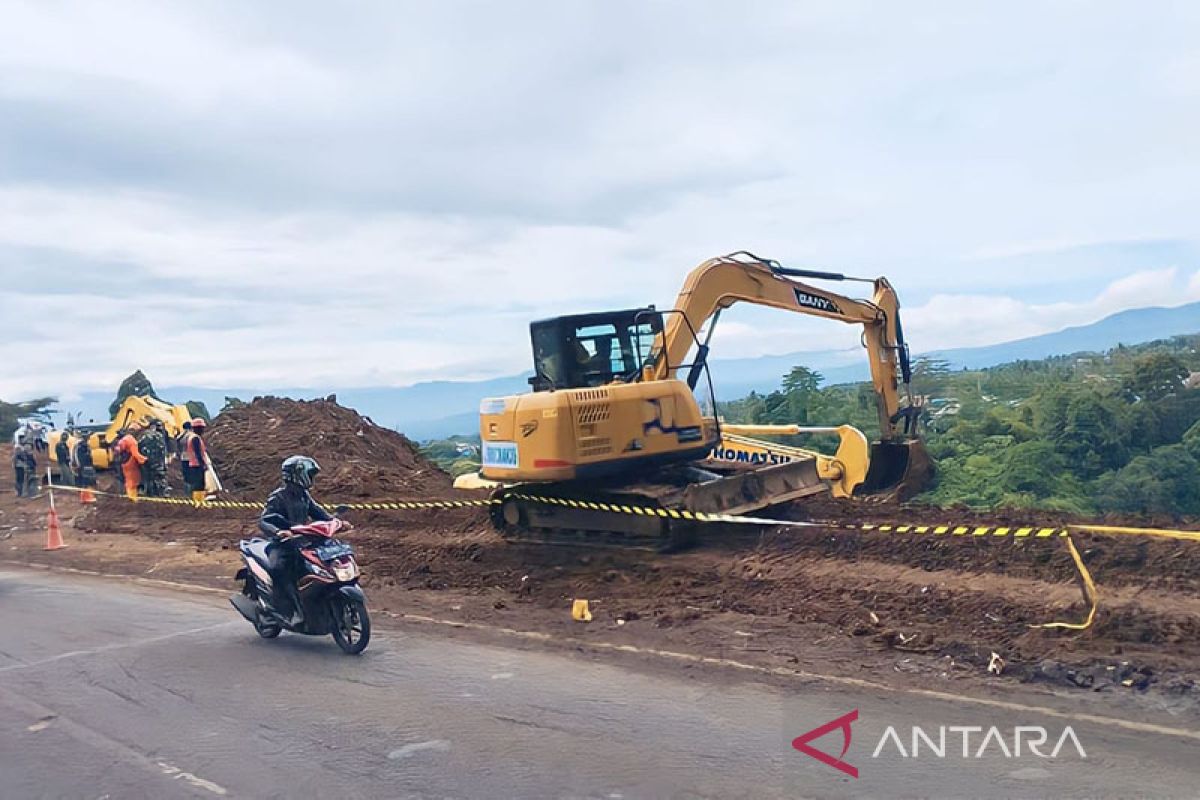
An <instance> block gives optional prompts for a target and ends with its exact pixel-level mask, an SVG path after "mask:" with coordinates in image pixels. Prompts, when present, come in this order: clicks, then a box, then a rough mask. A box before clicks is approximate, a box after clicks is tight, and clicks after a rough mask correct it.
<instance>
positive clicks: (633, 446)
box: [465, 252, 932, 549]
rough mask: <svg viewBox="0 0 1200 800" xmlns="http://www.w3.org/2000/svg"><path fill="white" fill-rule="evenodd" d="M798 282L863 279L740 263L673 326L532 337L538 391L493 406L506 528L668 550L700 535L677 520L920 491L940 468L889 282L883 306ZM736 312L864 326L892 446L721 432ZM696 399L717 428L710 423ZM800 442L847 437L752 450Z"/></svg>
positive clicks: (666, 317) (579, 327) (750, 258)
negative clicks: (724, 330) (826, 450)
mask: <svg viewBox="0 0 1200 800" xmlns="http://www.w3.org/2000/svg"><path fill="white" fill-rule="evenodd" d="M798 278H805V279H809V280H827V281H847V280H865V279H855V278H847V277H846V276H844V275H840V274H836V273H829V272H814V271H810V270H798V269H787V268H784V267H782V266H781V265H779V264H778V263H777V262H774V261H770V260H767V259H762V258H759V257H757V256H755V255H753V254H751V253H746V252H738V253H733V254H730V255H728V256H723V257H720V258H714V259H711V260H709V261H706V262H704V263H703V264H701V265H700V266H699V267H697V268H696V269H695V270H693V271H692V272H691V273H690V274H689V275H688V277H687V279H686V281H685V283H684V285H683V288H682V290H681V291H680V292H679V296H678V298H677V300H676V304H675V308H674V309H671V310H669V311H659V310H657V309H655V308H654V307H653V306H648V307H645V308H635V309H628V310H622V311H609V312H601V313H592V314H578V315H571V316H563V317H555V318H553V319H547V320H541V321H537V322H534V323H532V324H531V325H530V334H531V338H532V343H533V356H534V376H533V377H532V378H530V381H529V382H530V385H531V387H532V391H531V392H529V393H527V394H522V395H516V396H510V397H492V398H485V399H484V400H482V401H481V403H480V409H479V414H480V437H481V440H482V446H481V459H480V460H481V470H480V474H479V476H477V477H479V478H482V479H483V481H482V482H483V483H485V484H486V485H490V486H493V487H495V488H494V492H493V499H494V500H495V501H496V502H494V503H493V505H492V509H493V511H492V519H493V522H494V523H495V525H496V527H497V528H498V529H499V530H501V531H502V532H504V533H506V534H508V535H512V536H526V535H529V534H534V535H538V536H541V537H543V538H545V539H549V540H562V539H564V538H565V539H569V540H574V539H575V538H577V537H579V536H583V537H584V538H585V540H588V539H594V538H595V535H596V534H602V535H609V536H612V535H615V536H619V537H621V538H623V539H625V540H651V541H654V542H657V543H658V545H659V546H664V547H665V548H667V549H669V548H672V547H676V546H680V545H682V544H686V543H688V542H690V541H691V540H692V539H693V538H694V535H695V529H694V526H693V525H692V524H691V523H688V522H687V521H686V520H684V519H681V518H679V516H678V515H677V514H673V513H671V512H676V511H680V510H689V511H702V512H708V513H723V514H745V513H747V512H751V511H757V510H760V509H764V508H767V507H769V506H773V505H777V504H780V503H785V502H789V501H792V500H796V499H798V498H802V497H806V496H810V495H814V494H819V493H833V494H834V495H837V496H843V497H845V496H849V495H851V494H863V493H878V492H881V491H891V492H893V493H897V492H908V493H911V492H914V491H916V490H919V488H921V487H922V486H923V485H924V483H925V482H926V481H927V479H928V477H929V474H930V472H931V469H932V465H931V463H930V461H929V458H928V456H927V455H926V453H925V449H924V445H923V443H922V442H921V440H920V438H919V434H918V430H917V422H918V417H919V414H920V407H919V404H918V403H916V402H914V399H913V397H912V393H911V391H910V389H909V383H910V381H911V370H910V366H909V355H908V349H907V346H906V344H905V342H904V336H903V331H902V328H901V325H900V313H899V309H900V306H899V301H898V299H897V297H896V293H895V291H894V290H893V288H892V286H891V284H890V283H888V281H887V280H886V279H884V278H876V279H874V280H866V282H867V283H870V284H871V285H872V287H873V292H872V295H871V297H870V299H854V298H849V297H843V296H841V295H838V294H834V293H832V292H829V291H826V290H824V289H819V288H816V287H814V286H811V285H809V284H807V283H802V282H800V281H799V280H797V279H798ZM736 303H751V304H756V305H764V306H771V307H774V308H779V309H783V310H785V311H792V312H798V313H801V314H807V315H812V316H816V317H821V318H824V319H829V320H834V321H838V322H843V323H849V324H854V325H860V326H862V343H863V346H864V347H865V348H866V350H867V354H868V357H869V360H870V370H871V383H872V385H873V387H874V391H875V395H876V399H877V405H878V416H879V427H880V438H879V440H878V441H876V442H875V443H873V444H871V445H868V443H867V441H866V437H865V436H864V435H863V434H862V433H861V432H859V431H857V430H856V429H854V428H852V427H850V426H840V427H837V428H819V429H805V428H799V427H797V426H735V425H729V424H724V423H723V422H722V421H721V420H720V419H718V418H717V417H716V414H715V408H716V400H715V396H714V394H713V391H712V383H711V380H709V379H708V355H709V342H710V341H711V338H712V334H713V331H714V329H715V327H716V323H717V320H718V318H719V316H720V314H721V311H722V310H723V309H726V308H728V307H730V306H732V305H734V304H736ZM701 330H703V331H704V334H705V335H704V339H703V341H701V340H700V339H699V337H698V332H699V331H701ZM689 356H690V358H691V360H690V361H689V360H688V359H689ZM702 379H704V383H705V384H707V392H703V388H704V387H702V386H701V383H702ZM697 392H701V393H702V400H703V402H704V403H705V404H707V405H711V407H712V409H713V413H712V415H706V414H704V413H703V412H702V410H701V401H698V400H697V398H696V394H697ZM798 433H827V434H828V433H832V434H835V435H837V436H838V437H839V441H840V446H839V448H838V452H837V453H836V454H834V455H833V456H828V455H824V454H821V453H817V452H815V451H811V450H806V449H801V448H795V447H789V446H785V445H780V444H776V443H772V442H767V441H763V440H759V439H754V438H751V437H753V436H756V435H764V434H768V435H769V434H798ZM738 453H742V454H743V455H744V457H739V456H738ZM730 454H732V457H731V456H730ZM470 482H471V480H470V479H468V480H467V481H466V482H465V483H466V484H469V483H470ZM476 485H479V482H476ZM614 508H616V509H618V511H617V513H613V511H612V509H614ZM660 509H661V510H665V511H666V512H667V513H666V514H663V515H660V513H659V510H660Z"/></svg>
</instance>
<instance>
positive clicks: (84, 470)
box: [74, 434, 96, 489]
mask: <svg viewBox="0 0 1200 800" xmlns="http://www.w3.org/2000/svg"><path fill="white" fill-rule="evenodd" d="M74 458H75V474H76V476H77V477H78V481H79V486H80V487H81V488H84V489H93V488H95V486H96V467H95V465H94V464H92V448H91V447H90V446H89V445H88V437H87V436H86V435H82V434H81V435H80V437H79V441H77V442H76V443H75V453H74Z"/></svg>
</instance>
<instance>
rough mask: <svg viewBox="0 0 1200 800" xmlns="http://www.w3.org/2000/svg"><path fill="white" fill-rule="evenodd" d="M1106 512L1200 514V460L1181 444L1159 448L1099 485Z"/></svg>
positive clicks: (1105, 477) (1099, 495)
mask: <svg viewBox="0 0 1200 800" xmlns="http://www.w3.org/2000/svg"><path fill="white" fill-rule="evenodd" d="M1097 490H1098V491H1097V504H1098V505H1099V506H1100V508H1101V509H1103V510H1105V511H1125V512H1135V513H1146V512H1150V513H1158V514H1172V515H1180V514H1200V461H1197V460H1196V458H1195V457H1193V456H1192V454H1191V453H1190V452H1189V451H1188V448H1187V447H1185V446H1184V445H1181V444H1173V445H1167V446H1166V447H1158V448H1155V449H1154V450H1153V451H1152V452H1151V453H1150V454H1149V455H1144V456H1138V457H1137V458H1135V459H1133V460H1132V461H1130V462H1129V463H1128V464H1126V465H1125V466H1124V467H1122V468H1121V469H1119V470H1117V471H1115V472H1110V473H1108V474H1106V475H1104V476H1103V477H1102V478H1101V479H1100V480H1099V481H1098V482H1097Z"/></svg>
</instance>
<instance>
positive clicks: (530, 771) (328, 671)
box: [0, 569, 1200, 800]
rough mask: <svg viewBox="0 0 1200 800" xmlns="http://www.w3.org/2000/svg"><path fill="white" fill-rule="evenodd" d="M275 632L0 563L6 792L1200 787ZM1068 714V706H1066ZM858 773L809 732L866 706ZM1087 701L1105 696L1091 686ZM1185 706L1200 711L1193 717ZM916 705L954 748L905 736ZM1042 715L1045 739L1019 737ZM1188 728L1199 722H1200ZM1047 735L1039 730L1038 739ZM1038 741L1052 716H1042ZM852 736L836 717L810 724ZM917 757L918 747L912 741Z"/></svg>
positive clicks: (1015, 721) (746, 706) (1019, 792)
mask: <svg viewBox="0 0 1200 800" xmlns="http://www.w3.org/2000/svg"><path fill="white" fill-rule="evenodd" d="M376 635H377V638H376V639H375V641H373V642H372V644H371V647H370V649H369V650H368V651H367V653H366V654H365V655H364V656H363V657H360V658H349V657H346V656H343V655H341V654H340V652H339V651H338V650H337V648H336V647H335V646H334V644H333V642H332V641H331V640H329V639H328V638H322V639H316V638H305V637H298V636H291V635H288V634H284V636H282V637H281V638H280V639H277V640H275V641H271V642H267V641H261V640H259V639H258V638H257V637H256V636H255V634H254V632H253V630H252V629H251V628H250V626H249V625H248V624H247V623H245V622H244V621H242V620H241V619H240V617H238V616H237V615H236V613H235V612H234V611H233V609H232V608H230V607H229V606H228V605H227V604H225V603H224V602H223V601H222V599H221V598H220V597H216V596H212V595H201V594H197V595H190V594H184V593H179V592H174V591H167V590H158V589H147V588H138V587H131V586H129V585H127V584H123V583H118V582H114V581H109V580H101V579H91V578H79V577H71V576H63V575H58V574H47V573H44V572H37V571H24V570H14V569H8V570H0V797H4V798H6V799H12V798H42V797H45V798H104V797H109V798H137V797H146V798H174V797H203V798H213V797H217V796H226V797H316V796H326V797H339V798H341V797H347V798H350V797H372V798H375V797H378V798H400V797H439V798H440V797H488V798H500V797H596V798H613V799H614V800H615V799H616V798H636V797H756V798H757V797H830V796H837V797H857V796H876V797H883V796H886V797H899V796H924V797H930V796H932V797H939V796H942V797H975V796H979V797H993V796H994V797H1010V796H1021V797H1068V796H1088V797H1103V796H1177V797H1189V796H1190V797H1194V796H1196V795H1197V793H1198V792H1200V785H1198V782H1197V776H1198V775H1200V771H1198V770H1197V766H1196V764H1197V761H1196V755H1197V753H1198V752H1200V735H1197V734H1195V733H1191V734H1189V732H1188V730H1187V727H1188V726H1187V725H1186V724H1181V723H1182V722H1186V721H1181V720H1178V719H1177V720H1166V724H1170V723H1171V722H1175V723H1176V725H1173V726H1172V730H1171V731H1159V732H1156V731H1154V730H1152V729H1148V728H1138V727H1137V726H1135V727H1133V728H1129V727H1121V726H1120V725H1118V724H1115V723H1112V722H1104V721H1096V720H1092V721H1087V720H1081V719H1071V718H1064V717H1061V716H1051V715H1048V714H1046V713H1044V712H1039V711H1030V710H1025V711H1022V710H1014V709H1002V708H995V707H988V706H980V705H976V704H971V703H963V702H958V701H954V700H949V699H947V700H943V699H936V698H931V697H926V696H919V695H913V694H911V693H903V692H899V693H894V692H888V691H881V690H859V689H855V688H853V687H848V686H837V685H833V686H830V685H828V684H825V683H823V682H820V681H813V682H808V683H804V684H798V685H795V686H792V687H790V688H780V687H778V686H769V685H765V684H761V683H757V682H754V681H753V680H748V679H744V678H739V677H733V678H731V677H729V676H727V675H724V674H719V673H718V674H708V673H706V674H703V675H698V674H696V671H694V670H687V669H683V668H679V671H678V672H672V671H670V670H667V669H657V668H656V669H645V668H642V667H631V668H627V667H624V666H621V665H613V664H611V663H601V662H598V661H596V660H594V659H592V658H589V657H587V656H584V655H578V654H569V653H568V654H564V653H558V652H532V651H528V650H513V649H507V648H504V647H495V646H489V645H482V644H477V643H473V642H467V641H463V640H461V639H460V638H446V637H443V636H439V635H438V634H437V631H436V630H433V629H431V630H429V631H428V632H427V631H415V630H413V629H412V628H408V627H405V628H398V629H391V630H389V629H386V628H385V629H382V630H378V631H377V632H376ZM1062 708H1063V710H1065V711H1067V712H1070V711H1071V705H1067V706H1064V707H1062ZM855 709H857V710H858V712H859V719H858V721H857V722H855V723H854V724H853V726H852V731H853V739H852V743H851V745H850V748H849V751H848V753H847V754H846V756H845V760H846V762H849V763H852V764H853V765H854V766H855V767H857V768H858V769H859V771H860V777H859V778H857V779H855V778H851V777H849V776H848V775H845V774H843V773H842V772H839V771H838V770H836V769H834V768H832V767H830V766H827V765H825V764H822V763H820V762H818V761H816V760H814V759H812V758H809V757H808V756H805V755H802V754H801V753H799V752H797V751H796V750H794V749H793V748H792V747H791V746H790V742H791V740H792V739H793V738H794V737H797V736H800V735H801V734H803V733H805V732H806V731H808V730H810V729H812V728H816V727H819V726H820V725H821V724H822V723H825V722H827V721H829V720H832V719H835V718H837V717H841V716H843V715H845V714H847V713H849V712H851V711H853V710H855ZM1077 710H1079V711H1084V710H1086V711H1087V712H1089V713H1092V714H1096V713H1099V712H1098V711H1097V709H1096V708H1094V707H1088V708H1085V707H1084V706H1082V705H1080V706H1079V707H1078V709H1077ZM1190 722H1192V723H1194V722H1195V720H1194V719H1193V720H1191V721H1190ZM913 725H919V726H921V727H922V729H923V730H925V731H926V732H927V733H928V734H929V735H930V736H931V737H932V738H933V739H934V741H935V743H937V741H938V736H939V732H938V731H939V727H940V726H977V727H980V728H983V729H985V730H986V729H988V728H990V727H991V726H997V727H998V728H999V730H1000V732H1001V735H1002V736H1003V737H1004V738H1005V739H1006V740H1007V748H1008V750H1009V751H1010V756H1008V757H1006V756H1005V754H1004V752H1002V750H1001V748H1000V747H999V746H998V745H997V744H996V743H995V742H994V741H993V742H992V743H991V744H990V745H989V747H988V749H987V750H986V751H985V752H984V754H983V757H982V758H975V757H974V755H975V752H976V749H977V747H978V745H979V743H980V740H981V738H982V737H983V736H984V734H983V733H970V734H968V736H969V737H970V738H969V742H970V744H969V754H970V757H968V758H963V754H962V752H961V751H962V741H961V740H962V734H961V733H957V732H950V733H949V734H948V735H949V742H948V745H947V747H946V757H944V758H938V757H934V756H931V755H930V754H929V753H928V752H923V753H922V754H921V756H920V757H918V758H912V757H908V758H905V757H902V756H901V755H900V754H899V752H898V749H897V747H896V745H895V743H894V741H892V740H890V739H889V740H888V742H887V745H886V747H885V748H884V750H883V751H882V752H881V753H880V755H879V757H878V758H872V752H873V751H874V750H875V749H876V747H877V745H878V743H879V741H880V739H881V737H882V736H883V734H884V732H885V730H886V729H887V727H888V726H893V727H895V729H896V730H897V733H898V734H899V738H900V739H901V740H902V741H903V746H904V748H905V750H906V751H908V750H910V749H911V747H910V746H911V741H910V740H911V737H912V733H911V729H912V726H913ZM1018 725H1020V726H1043V727H1045V728H1046V729H1047V732H1048V734H1049V740H1050V741H1049V743H1048V745H1047V746H1044V747H1043V750H1044V751H1049V750H1052V749H1053V746H1054V743H1055V742H1056V741H1057V740H1058V738H1059V737H1060V734H1061V732H1062V730H1063V728H1064V727H1065V726H1066V725H1070V726H1071V727H1072V730H1073V731H1074V732H1075V734H1076V736H1077V738H1078V741H1079V742H1080V744H1081V745H1082V747H1083V749H1084V750H1085V752H1086V754H1087V758H1086V759H1084V758H1081V757H1080V756H1079V755H1078V752H1077V750H1076V748H1074V746H1073V745H1071V744H1070V743H1068V744H1067V745H1066V746H1065V748H1064V750H1063V751H1061V752H1060V754H1059V757H1058V758H1057V759H1043V758H1039V757H1037V756H1033V755H1031V754H1029V753H1028V752H1027V750H1026V751H1025V752H1023V754H1022V757H1021V758H1017V757H1015V755H1011V752H1012V750H1013V749H1014V744H1015V743H1014V741H1013V739H1014V731H1013V729H1014V727H1016V726H1018ZM1192 727H1200V726H1195V725H1193V726H1192ZM1030 736H1033V734H1026V737H1025V741H1026V742H1028V741H1029V738H1030ZM1035 741H1036V737H1035ZM814 744H815V746H816V747H818V748H820V749H822V750H824V751H832V753H833V755H837V754H838V753H839V752H840V751H841V734H840V733H839V732H838V731H834V732H833V733H832V734H831V735H830V736H828V737H826V738H822V739H820V740H819V741H817V742H815V743H814ZM908 755H909V756H911V753H908Z"/></svg>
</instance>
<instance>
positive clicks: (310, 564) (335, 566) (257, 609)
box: [229, 517, 371, 655]
mask: <svg viewBox="0 0 1200 800" xmlns="http://www.w3.org/2000/svg"><path fill="white" fill-rule="evenodd" d="M348 527H349V525H348V524H347V523H346V522H343V521H342V520H340V519H337V518H336V517H335V518H334V519H332V520H330V521H328V522H313V523H310V524H308V525H297V526H295V527H293V528H291V530H290V531H289V535H288V537H287V538H285V539H283V540H282V542H280V541H275V540H271V539H262V538H258V537H256V538H253V539H243V540H242V541H240V542H239V543H238V549H239V550H240V551H241V554H242V564H243V565H242V568H241V569H240V570H238V572H237V575H236V576H235V579H236V580H240V581H242V591H241V593H240V594H235V595H233V596H231V597H230V598H229V602H231V603H232V604H233V607H234V608H236V609H237V610H238V612H239V613H240V614H241V615H242V616H243V617H245V618H246V619H247V620H249V621H250V623H251V624H253V625H254V630H255V631H257V632H258V635H259V636H261V637H262V638H264V639H274V638H275V637H276V636H278V635H279V634H280V633H281V632H283V631H285V630H287V631H291V632H293V633H301V634H305V635H307V636H324V635H325V634H332V635H333V640H334V641H335V642H337V645H338V647H340V648H341V649H342V651H343V652H345V653H346V654H348V655H357V654H358V653H361V652H362V651H363V650H365V649H366V647H367V642H369V641H370V640H371V618H370V617H369V616H368V615H367V598H366V595H364V594H363V590H362V588H361V587H360V586H359V585H358V579H359V575H360V574H361V572H360V570H359V568H358V562H356V561H355V560H354V548H352V547H351V546H350V544H349V543H348V542H344V541H342V540H340V539H338V538H337V533H338V532H339V531H341V530H343V529H346V528H348ZM270 546H275V547H294V548H296V554H297V556H298V558H296V559H295V561H298V562H299V565H300V574H299V576H298V577H294V578H293V579H294V580H296V586H295V591H294V592H292V599H291V601H290V602H289V603H288V605H295V604H296V602H297V598H298V599H299V603H300V618H299V620H295V621H293V619H292V617H291V616H290V615H287V614H283V613H281V612H280V611H279V608H280V605H281V604H280V602H279V599H280V598H279V593H280V592H290V591H291V587H285V586H276V585H275V579H274V576H272V575H271V572H270V569H269V564H270V559H269V558H268V555H267V548H268V547H270ZM293 623H294V624H293Z"/></svg>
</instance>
